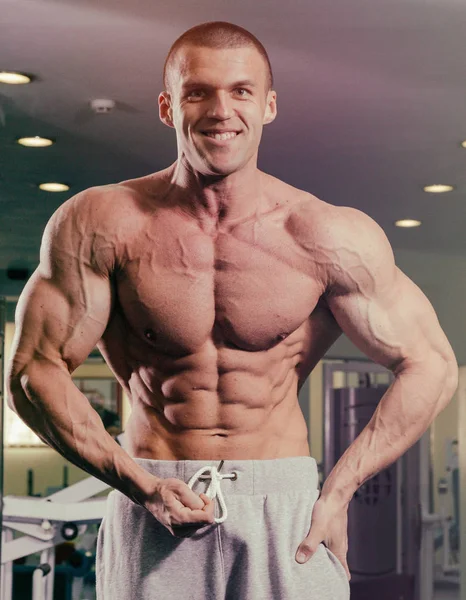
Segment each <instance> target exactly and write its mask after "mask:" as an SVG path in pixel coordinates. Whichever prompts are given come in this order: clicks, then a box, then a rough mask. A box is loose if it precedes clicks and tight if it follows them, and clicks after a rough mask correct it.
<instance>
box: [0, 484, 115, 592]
mask: <svg viewBox="0 0 466 600" xmlns="http://www.w3.org/2000/svg"><path fill="white" fill-rule="evenodd" d="M107 489H109V486H108V485H107V484H105V483H103V482H102V481H100V480H98V479H96V478H95V477H88V478H87V479H84V480H82V481H80V482H78V483H76V484H74V485H71V486H69V487H67V488H65V489H63V490H60V491H59V492H56V493H54V494H52V495H51V496H48V497H46V498H23V497H17V496H6V497H5V498H4V507H3V527H2V546H3V555H2V563H1V590H0V599H1V600H12V576H13V561H14V560H16V559H18V558H21V557H24V556H28V555H30V554H35V553H37V552H40V553H41V556H40V564H39V565H38V566H37V567H36V569H35V571H34V574H33V583H32V586H33V589H32V600H53V586H54V575H55V546H56V545H57V544H59V543H61V542H63V541H64V540H73V539H75V538H76V537H77V536H78V535H79V534H82V533H84V532H85V530H86V528H87V525H89V524H91V523H100V522H101V520H102V518H103V516H104V514H105V506H106V498H105V497H102V498H99V499H94V500H89V499H90V498H92V497H93V496H95V495H96V494H99V493H101V492H103V491H105V490H107ZM14 531H16V532H20V533H23V534H24V535H23V536H22V537H19V538H17V539H13V532H14Z"/></svg>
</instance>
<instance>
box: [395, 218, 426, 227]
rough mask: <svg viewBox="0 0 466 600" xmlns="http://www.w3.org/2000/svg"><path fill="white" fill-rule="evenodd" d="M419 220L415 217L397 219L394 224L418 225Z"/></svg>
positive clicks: (400, 225)
mask: <svg viewBox="0 0 466 600" xmlns="http://www.w3.org/2000/svg"><path fill="white" fill-rule="evenodd" d="M420 224H421V221H417V220H416V219H400V220H399V221H395V225H396V226H397V227H419V225H420Z"/></svg>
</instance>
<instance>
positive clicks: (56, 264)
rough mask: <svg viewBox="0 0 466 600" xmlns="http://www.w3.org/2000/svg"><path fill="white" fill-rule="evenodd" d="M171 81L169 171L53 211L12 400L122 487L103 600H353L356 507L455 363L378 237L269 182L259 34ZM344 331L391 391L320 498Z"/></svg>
mask: <svg viewBox="0 0 466 600" xmlns="http://www.w3.org/2000/svg"><path fill="white" fill-rule="evenodd" d="M164 75H165V79H164V85H165V87H166V90H165V91H164V92H163V93H161V94H160V96H159V107H160V118H161V120H162V122H163V123H165V124H166V125H167V126H168V127H172V128H174V129H175V131H176V136H177V143H178V158H177V160H176V162H175V163H174V164H172V165H171V166H170V167H168V168H167V169H165V170H163V171H160V172H157V173H154V174H151V175H148V176H146V177H142V178H139V179H135V180H130V181H124V182H122V183H119V184H117V185H108V186H102V187H97V188H92V189H89V190H87V191H84V192H82V193H80V194H78V195H77V196H75V197H73V198H72V199H70V200H68V201H67V202H65V203H64V204H63V205H62V206H61V207H60V208H59V209H58V210H57V211H56V212H55V214H54V215H53V216H52V218H51V219H50V222H49V223H48V225H47V227H46V230H45V233H44V239H43V244H42V248H41V258H40V265H39V267H38V268H37V270H36V271H35V273H34V274H33V275H32V277H31V279H30V280H29V281H28V283H27V285H26V286H25V289H24V291H23V293H22V295H21V298H20V300H19V303H18V308H17V314H16V323H17V330H16V337H15V342H14V347H13V357H12V360H11V362H10V365H9V403H10V406H11V407H12V408H14V410H16V411H17V413H18V414H19V415H20V417H22V418H23V419H24V421H25V422H26V423H27V424H28V425H29V426H30V427H31V428H32V429H34V431H36V432H37V434H38V435H39V436H40V437H41V438H42V439H43V440H44V441H45V442H47V443H48V444H49V445H50V446H52V447H53V448H55V449H56V450H57V451H58V452H60V453H61V454H62V455H63V456H64V457H66V458H67V459H68V460H70V461H71V462H73V463H75V464H76V465H78V466H80V467H81V468H82V469H84V470H85V471H88V472H89V473H91V474H92V475H95V476H96V477H98V478H100V479H102V480H103V481H105V482H107V483H109V484H110V485H111V486H112V487H113V488H115V491H113V492H112V493H111V494H110V496H109V500H108V513H107V516H106V517H105V519H104V522H103V524H102V527H101V529H100V533H99V544H98V564H97V587H98V597H99V599H100V600H104V599H105V600H130V599H131V600H138V599H141V600H146V599H149V598H150V599H152V598H157V600H168V599H171V598H180V599H184V598H191V599H193V600H201V599H202V600H206V599H209V600H210V599H212V600H220V599H222V600H223V599H225V600H271V599H273V600H291V599H293V600H298V599H303V600H304V599H306V600H343V599H346V598H348V595H349V583H348V576H349V573H348V567H347V563H346V552H347V508H348V504H349V502H350V500H351V498H352V496H353V494H354V492H355V491H356V490H357V488H358V487H359V486H360V485H361V484H362V483H363V482H365V481H366V480H367V479H369V478H370V477H372V476H373V475H375V474H376V473H377V472H379V471H381V470H382V469H384V468H386V467H387V466H388V465H390V464H391V463H392V462H393V461H395V460H396V459H397V458H398V457H400V456H401V455H402V454H403V453H404V452H405V451H406V450H407V449H408V448H409V447H410V446H411V445H412V444H413V443H414V442H415V441H416V440H418V439H419V437H420V436H421V435H422V433H423V432H424V431H425V430H426V429H427V428H428V426H429V425H430V424H431V423H432V421H433V420H434V418H435V417H436V415H438V414H439V412H440V411H441V410H442V409H443V408H444V407H445V406H446V404H447V403H448V402H449V400H450V398H451V396H452V394H453V392H454V390H455V388H456V380H457V366H456V362H455V358H454V355H453V353H452V350H451V348H450V345H449V343H448V341H447V339H446V338H445V335H444V334H443V332H442V330H441V328H440V326H439V324H438V321H437V318H436V316H435V313H434V311H433V309H432V307H431V305H430V304H429V302H428V301H427V299H426V298H425V296H424V295H423V294H422V292H421V291H420V290H419V289H418V288H417V287H416V286H415V285H414V284H413V283H412V282H411V281H410V280H409V279H408V278H407V277H406V276H405V275H403V273H401V272H400V271H399V269H398V268H397V267H396V266H395V263H394V259H393V254H392V251H391V248H390V245H389V243H388V241H387V238H386V237H385V235H384V234H383V232H382V230H381V229H380V227H378V226H377V225H376V224H375V223H374V222H373V221H372V220H371V219H370V218H368V217H367V216H366V215H364V214H362V213H361V212H359V211H357V210H355V209H352V208H339V207H338V208H337V207H334V206H331V205H329V204H326V203H325V202H322V201H321V200H318V199H317V198H315V197H314V196H312V195H311V194H309V193H307V192H304V191H302V190H298V189H295V188H293V187H292V186H290V185H287V184H285V183H283V182H282V181H279V180H278V179H276V178H274V177H273V176H271V175H268V174H266V173H264V172H262V171H260V170H259V169H258V168H257V156H258V148H259V142H260V138H261V134H262V128H263V126H264V125H266V124H268V123H271V122H272V121H273V120H274V119H275V117H276V113H277V105H276V92H275V91H273V87H272V86H273V83H272V73H271V69H270V63H269V60H268V58H267V54H266V52H265V50H264V48H263V46H262V45H261V44H260V43H259V42H258V41H257V39H256V38H255V37H254V36H252V35H251V34H250V33H248V32H247V31H245V30H244V29H242V28H240V27H237V26H235V25H231V24H228V23H209V24H203V25H200V26H198V27H195V28H193V29H191V30H189V31H187V32H186V33H185V34H184V35H183V36H182V37H181V38H179V40H177V42H175V44H174V45H173V46H172V48H171V50H170V53H169V56H168V58H167V61H166V64H165V73H164ZM301 166H302V168H303V169H307V168H309V165H308V164H307V159H306V156H303V157H302V165H301ZM342 331H343V332H345V333H346V334H347V335H348V337H349V338H350V339H351V340H353V342H354V343H355V344H356V345H357V346H358V347H359V348H360V349H361V350H362V351H364V352H365V353H366V354H367V355H368V356H369V357H370V358H372V359H373V360H374V361H376V362H378V363H380V364H382V365H385V366H386V367H387V368H389V369H391V370H392V371H393V373H394V375H395V378H394V381H393V384H392V385H391V386H390V388H389V390H388V391H387V393H386V394H385V396H384V398H383V399H382V401H381V402H380V404H379V406H378V407H377V410H376V411H375V414H374V416H373V418H372V419H371V421H370V423H369V424H368V425H367V427H366V428H365V429H364V431H363V432H362V433H361V434H360V436H359V437H358V438H357V439H356V441H355V442H354V443H353V444H352V445H351V447H350V448H349V449H348V450H347V451H346V452H345V453H344V455H343V456H342V457H341V459H340V460H339V462H338V464H337V465H336V466H335V468H334V469H333V471H332V472H331V474H330V475H329V477H328V478H327V480H326V481H325V484H324V485H323V488H322V490H320V498H319V489H318V479H317V469H316V463H315V460H314V459H313V458H312V457H310V456H309V446H308V431H307V427H306V423H305V421H304V418H303V415H302V413H301V411H300V408H299V404H298V400H297V394H298V390H299V388H300V386H301V385H302V384H303V382H304V381H305V379H306V377H307V376H308V374H309V373H310V371H311V370H312V368H313V367H314V366H315V364H316V363H317V362H318V361H319V359H320V358H321V357H322V356H323V355H324V353H325V352H326V350H327V349H328V348H329V347H330V346H331V344H332V343H333V342H334V341H335V340H336V339H337V338H338V336H339V335H340V334H341V332H342ZM95 344H98V346H99V348H100V349H101V351H102V354H103V355H104V357H105V359H106V361H107V363H108V365H109V366H110V368H111V369H112V370H113V372H114V373H115V376H116V378H117V379H118V381H119V382H120V383H121V385H122V386H123V387H124V389H125V390H126V392H127V394H128V396H129V398H130V401H131V405H132V413H131V417H130V419H129V421H128V423H127V425H126V436H127V448H126V449H125V450H124V449H122V448H121V447H120V446H119V445H118V444H117V443H116V442H115V441H114V440H113V438H112V437H111V436H110V435H108V434H107V433H106V432H105V430H104V427H103V425H102V422H101V420H100V419H99V417H98V415H97V414H96V412H95V411H94V410H93V409H92V408H91V406H90V405H89V402H88V401H87V400H86V398H85V397H84V396H83V395H82V394H81V392H80V391H79V390H78V389H77V388H76V387H75V385H74V384H73V382H72V379H71V374H72V373H73V371H74V369H76V367H77V366H78V365H80V364H81V363H82V362H83V361H84V360H85V359H86V357H87V356H88V354H89V352H90V351H91V350H92V348H93V347H94V345H95ZM311 514H312V523H311ZM300 553H303V554H304V559H302V558H300V556H299V555H300Z"/></svg>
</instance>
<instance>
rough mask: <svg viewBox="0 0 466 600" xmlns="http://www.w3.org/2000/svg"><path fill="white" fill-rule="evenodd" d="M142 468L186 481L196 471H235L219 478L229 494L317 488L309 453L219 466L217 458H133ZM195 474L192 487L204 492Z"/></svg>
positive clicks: (222, 472) (229, 461)
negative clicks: (307, 454)
mask: <svg viewBox="0 0 466 600" xmlns="http://www.w3.org/2000/svg"><path fill="white" fill-rule="evenodd" d="M134 461H135V462H136V463H137V464H139V465H141V467H143V469H145V470H146V471H148V472H149V473H151V474H152V475H155V476H156V477H161V478H163V479H167V478H170V477H174V478H176V479H181V480H183V481H184V482H185V483H189V482H190V480H191V479H192V478H193V477H194V475H196V474H200V475H201V477H202V474H201V473H202V471H204V472H205V475H204V476H205V477H206V478H207V477H208V476H209V473H211V472H212V468H213V467H215V469H214V471H216V472H218V474H219V475H222V476H227V475H228V476H230V475H234V474H235V473H236V477H235V478H234V477H222V483H221V484H222V489H223V492H224V493H225V494H226V495H230V494H243V495H255V494H271V493H280V492H290V491H303V492H310V491H314V490H317V489H318V488H319V475H318V471H317V463H316V460H315V459H314V458H312V457H311V456H293V457H289V458H273V459H264V460H225V461H223V464H222V466H221V468H220V469H219V467H220V462H221V461H219V460H151V459H147V458H134ZM202 481H203V480H202V479H201V480H199V478H198V477H196V481H194V483H193V485H192V489H193V490H194V491H196V492H198V493H200V492H204V493H205V483H204V484H202Z"/></svg>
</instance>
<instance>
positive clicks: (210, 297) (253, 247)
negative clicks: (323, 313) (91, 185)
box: [117, 218, 323, 352]
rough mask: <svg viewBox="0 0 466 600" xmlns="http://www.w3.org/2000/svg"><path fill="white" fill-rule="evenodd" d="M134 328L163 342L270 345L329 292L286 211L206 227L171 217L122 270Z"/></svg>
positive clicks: (132, 251)
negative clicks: (224, 228) (211, 231)
mask: <svg viewBox="0 0 466 600" xmlns="http://www.w3.org/2000/svg"><path fill="white" fill-rule="evenodd" d="M117 291H118V298H119V302H120V306H121V309H122V310H123V312H124V314H125V317H126V319H127V321H128V322H129V324H130V325H131V328H132V329H133V331H134V332H135V333H137V334H139V335H141V336H143V337H145V339H146V340H149V341H150V342H151V343H153V344H154V345H155V346H156V347H160V349H163V348H166V349H168V350H169V349H173V350H174V351H182V352H194V351H195V350H196V349H197V348H199V347H200V345H202V344H203V343H204V342H205V341H206V340H207V339H208V338H209V337H210V338H213V339H214V341H215V342H216V344H217V345H218V344H219V343H220V344H226V345H231V346H234V347H238V348H241V349H244V350H252V351H254V350H256V351H257V350H265V349H267V348H270V347H272V346H273V345H275V344H276V343H278V342H279V341H280V340H282V339H284V338H286V337H288V335H289V334H291V333H292V332H293V331H295V330H296V329H297V328H298V327H300V326H301V325H302V324H303V323H304V322H305V321H306V319H307V318H308V317H309V315H310V314H311V312H312V311H313V309H314V307H315V306H316V304H317V302H318V299H319V297H320V296H321V294H322V292H323V288H322V285H321V284H320V283H319V281H318V279H317V277H316V274H315V268H314V266H313V264H312V260H311V258H310V257H309V255H308V253H306V252H305V251H304V250H303V249H302V248H301V247H300V246H299V245H298V244H296V242H295V241H294V239H293V237H292V236H291V235H290V234H289V232H287V230H286V227H284V224H283V222H282V221H281V220H280V219H279V218H276V219H266V220H263V221H259V222H254V223H249V224H244V225H242V226H238V227H236V228H235V229H234V230H231V231H229V232H217V233H216V234H215V235H206V234H205V233H204V232H203V231H201V230H199V229H198V228H195V227H190V226H189V227H186V226H184V227H182V226H181V225H180V223H177V222H175V221H170V220H166V221H165V223H163V224H160V226H159V227H158V228H157V231H152V232H151V233H150V234H149V232H146V234H145V235H141V236H139V239H138V240H135V241H133V242H132V246H131V247H127V248H126V260H125V261H124V263H123V265H122V268H121V270H120V272H119V275H118V278H117Z"/></svg>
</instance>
